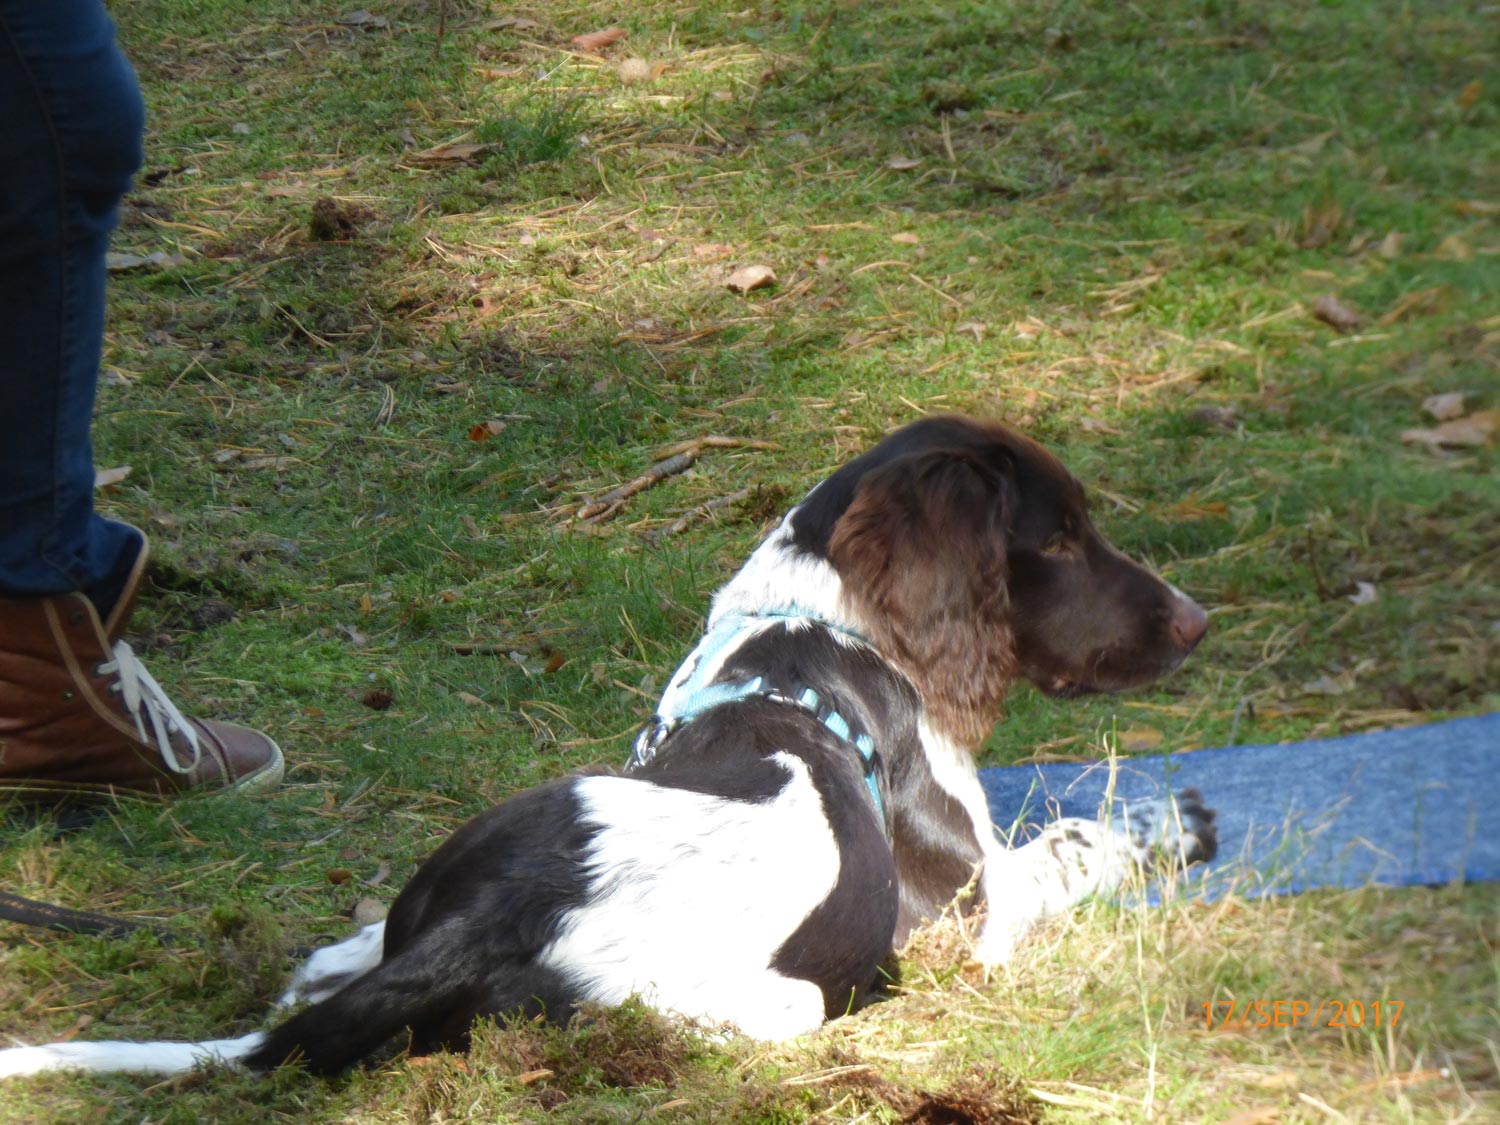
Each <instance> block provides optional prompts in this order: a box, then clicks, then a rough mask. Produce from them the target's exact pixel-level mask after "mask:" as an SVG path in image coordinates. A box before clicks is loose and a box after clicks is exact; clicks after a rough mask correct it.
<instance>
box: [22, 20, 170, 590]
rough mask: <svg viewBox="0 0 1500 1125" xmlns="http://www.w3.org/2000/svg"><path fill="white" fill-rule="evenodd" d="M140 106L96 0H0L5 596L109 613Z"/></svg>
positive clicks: (117, 568)
mask: <svg viewBox="0 0 1500 1125" xmlns="http://www.w3.org/2000/svg"><path fill="white" fill-rule="evenodd" d="M144 128H145V106H144V104H143V102H142V100H141V92H140V87H139V86H138V85H137V83H136V79H135V72H134V71H133V70H131V67H130V63H129V62H127V61H126V59H125V56H124V54H123V53H121V51H120V48H119V46H118V44H117V43H116V42H115V33H114V24H113V23H112V22H111V21H110V19H109V16H108V15H107V14H106V13H105V10H104V5H103V3H102V2H101V0H0V597H11V598H14V597H34V596H46V595H52V594H60V593H66V592H68V591H71V590H82V591H84V592H85V593H87V594H88V595H89V596H90V597H91V598H93V600H94V602H95V603H96V604H97V605H99V606H100V609H101V612H107V611H108V609H109V608H110V607H111V606H112V605H113V603H114V601H115V598H116V597H117V596H118V593H119V591H120V587H121V585H122V583H123V581H124V578H125V576H126V575H127V574H128V573H129V569H130V565H131V563H132V562H133V561H134V559H135V556H136V555H137V553H138V552H139V549H140V545H141V540H140V536H139V533H138V532H136V531H134V530H133V529H132V528H130V527H127V526H126V525H124V524H120V523H114V522H112V521H109V520H105V519H103V518H101V517H100V516H98V515H97V514H96V513H95V512H94V505H93V486H94V463H93V447H92V443H91V442H90V438H89V424H90V422H91V420H92V416H93V411H94V391H95V387H96V384H97V382H98V378H99V360H100V351H101V348H102V346H103V337H104V277H105V268H104V255H105V251H106V249H107V248H108V246H109V234H110V231H111V230H113V229H114V227H115V224H116V222H117V220H118V216H119V204H120V199H121V197H122V196H123V195H124V194H125V192H126V191H127V190H128V189H129V187H130V178H131V176H132V175H133V174H134V173H135V171H136V169H138V168H139V167H140V164H141V137H142V133H143V131H144Z"/></svg>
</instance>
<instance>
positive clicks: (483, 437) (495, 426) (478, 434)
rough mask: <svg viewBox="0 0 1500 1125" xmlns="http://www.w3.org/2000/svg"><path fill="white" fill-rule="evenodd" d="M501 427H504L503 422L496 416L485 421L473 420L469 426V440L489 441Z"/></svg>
mask: <svg viewBox="0 0 1500 1125" xmlns="http://www.w3.org/2000/svg"><path fill="white" fill-rule="evenodd" d="M503 429H505V423H504V422H502V421H500V419H498V418H491V419H490V420H489V421H487V422H475V423H474V424H473V425H472V426H470V427H469V440H470V441H489V440H490V438H492V437H494V436H495V435H496V434H498V433H499V432H500V431H501V430H503Z"/></svg>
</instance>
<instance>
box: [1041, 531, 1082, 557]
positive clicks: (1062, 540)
mask: <svg viewBox="0 0 1500 1125" xmlns="http://www.w3.org/2000/svg"><path fill="white" fill-rule="evenodd" d="M1074 553H1075V551H1074V549H1073V541H1072V540H1071V539H1069V538H1068V537H1067V536H1066V535H1064V534H1063V533H1062V532H1060V531H1059V532H1058V533H1057V534H1056V535H1054V536H1053V537H1052V538H1051V539H1049V540H1047V542H1046V544H1045V545H1044V546H1043V547H1042V554H1044V555H1046V556H1047V557H1048V558H1054V559H1057V558H1070V557H1071V556H1072V555H1073V554H1074Z"/></svg>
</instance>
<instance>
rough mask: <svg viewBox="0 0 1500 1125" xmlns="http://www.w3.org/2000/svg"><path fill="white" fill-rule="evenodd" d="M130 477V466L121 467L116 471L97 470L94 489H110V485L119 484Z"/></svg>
mask: <svg viewBox="0 0 1500 1125" xmlns="http://www.w3.org/2000/svg"><path fill="white" fill-rule="evenodd" d="M129 475H130V466H129V465H121V466H119V467H118V468H115V469H95V470H94V487H95V488H108V487H109V486H110V485H113V484H119V483H120V482H121V481H122V480H124V479H125V478H126V477H128V476H129Z"/></svg>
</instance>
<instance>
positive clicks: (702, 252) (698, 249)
mask: <svg viewBox="0 0 1500 1125" xmlns="http://www.w3.org/2000/svg"><path fill="white" fill-rule="evenodd" d="M733 253H734V247H733V246H726V245H725V244H724V243H722V242H705V243H703V244H702V245H701V246H694V247H693V257H695V258H704V259H712V258H727V257H729V256H730V255H732V254H733Z"/></svg>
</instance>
